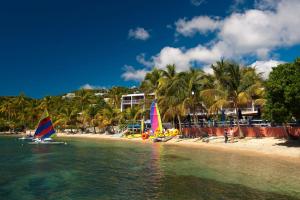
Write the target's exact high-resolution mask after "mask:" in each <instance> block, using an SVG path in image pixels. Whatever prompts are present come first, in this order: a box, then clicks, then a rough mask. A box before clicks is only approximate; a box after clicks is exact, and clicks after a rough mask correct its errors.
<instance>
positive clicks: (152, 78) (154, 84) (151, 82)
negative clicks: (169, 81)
mask: <svg viewBox="0 0 300 200" xmlns="http://www.w3.org/2000/svg"><path fill="white" fill-rule="evenodd" d="M161 77H162V70H159V69H157V68H153V70H152V71H151V72H149V73H147V74H146V76H145V79H144V81H143V82H142V83H141V89H142V90H143V91H144V92H145V94H150V93H154V94H155V98H157V95H158V94H157V93H158V88H159V85H160V80H161Z"/></svg>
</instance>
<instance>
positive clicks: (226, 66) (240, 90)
mask: <svg viewBox="0 0 300 200" xmlns="http://www.w3.org/2000/svg"><path fill="white" fill-rule="evenodd" d="M212 68H213V70H214V75H215V77H216V80H217V81H218V83H217V86H216V87H215V89H206V90H204V91H202V92H201V95H202V97H204V98H205V99H206V101H208V102H213V103H212V104H211V105H210V109H209V111H210V113H214V112H216V111H217V110H219V109H221V108H222V107H228V106H232V107H233V108H234V109H235V116H236V121H237V126H238V130H239V136H240V137H241V138H243V137H244V134H243V132H242V130H241V128H240V123H239V116H238V110H239V109H240V106H242V105H245V104H247V103H248V102H249V101H251V95H250V94H249V91H250V88H251V87H254V86H253V85H255V84H257V83H256V82H254V81H253V80H252V81H249V80H248V81H246V77H247V76H245V73H243V70H244V68H242V67H240V66H239V65H238V64H236V63H234V62H228V61H223V60H221V61H220V62H217V64H216V65H212ZM246 82H247V84H245V83H246Z"/></svg>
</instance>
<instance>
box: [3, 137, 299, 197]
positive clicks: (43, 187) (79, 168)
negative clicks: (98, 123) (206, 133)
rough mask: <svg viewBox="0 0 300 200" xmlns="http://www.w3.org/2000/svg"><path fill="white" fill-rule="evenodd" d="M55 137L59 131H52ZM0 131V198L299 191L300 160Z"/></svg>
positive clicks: (286, 194)
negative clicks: (30, 138) (51, 140)
mask: <svg viewBox="0 0 300 200" xmlns="http://www.w3.org/2000/svg"><path fill="white" fill-rule="evenodd" d="M60 140H62V139H60ZM63 140H64V141H67V143H68V144H67V145H29V144H27V143H26V142H22V141H18V140H17V138H14V137H0V199H4V200H10V199H16V200H20V199H21V200H29V199H41V200H46V199H53V200H54V199H55V200H56V199H70V200H71V199H72V200H73V199H74V200H76V199H80V200H81V199H83V200H85V199H97V200H102V199H103V200H109V199H130V200H139V199H140V200H144V199H162V200H165V199H166V200H167V199H168V200H177V199H178V200H181V199H182V200H183V199H184V200H189V199H203V200H210V199H217V200H225V199H228V200H229V199H230V200H234V199H242V200H247V199H251V200H252V199H255V200H256V199H257V200H260V199H270V200H276V199H282V200H285V199H300V162H298V161H297V160H296V159H295V160H289V159H279V158H276V157H269V156H261V155H251V154H249V155H248V154H239V153H232V152H226V151H220V150H217V149H199V148H187V147H180V146H172V145H165V144H159V143H155V144H149V143H136V142H130V141H129V142H124V141H112V140H95V139H69V138H68V139H63Z"/></svg>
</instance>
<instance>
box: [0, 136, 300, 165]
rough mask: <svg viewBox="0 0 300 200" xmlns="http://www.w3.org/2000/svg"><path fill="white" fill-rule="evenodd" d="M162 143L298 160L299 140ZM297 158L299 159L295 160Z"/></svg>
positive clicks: (247, 139) (219, 139)
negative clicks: (291, 141)
mask: <svg viewBox="0 0 300 200" xmlns="http://www.w3.org/2000/svg"><path fill="white" fill-rule="evenodd" d="M24 135H25V134H24V133H19V134H16V133H14V134H10V133H3V132H2V133H0V136H10V137H18V136H24ZM57 137H58V138H79V139H96V140H115V141H121V142H122V141H127V142H136V143H148V144H153V142H152V141H151V140H142V139H141V138H130V139H129V138H125V137H115V136H114V135H106V134H66V133H57ZM160 143H161V144H162V145H168V146H169V145H173V146H180V147H184V148H196V149H209V150H216V151H223V152H224V151H226V152H232V153H238V154H244V155H251V156H268V157H272V158H276V159H288V160H291V161H294V162H300V142H298V143H297V141H295V143H289V141H287V140H286V139H277V138H271V137H264V138H244V139H235V141H234V143H230V142H228V143H224V137H213V138H211V139H210V141H209V142H208V143H206V142H202V141H201V140H200V139H199V138H194V139H178V138H173V139H171V140H169V141H167V142H160ZM295 158H298V159H299V160H295Z"/></svg>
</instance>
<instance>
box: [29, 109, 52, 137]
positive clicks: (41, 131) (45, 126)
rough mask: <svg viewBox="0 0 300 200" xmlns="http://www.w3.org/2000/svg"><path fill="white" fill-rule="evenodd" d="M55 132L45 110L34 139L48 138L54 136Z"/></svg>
mask: <svg viewBox="0 0 300 200" xmlns="http://www.w3.org/2000/svg"><path fill="white" fill-rule="evenodd" d="M54 134H55V130H54V127H53V124H52V121H51V118H50V116H49V113H48V111H47V110H45V112H44V113H43V115H42V118H41V120H40V122H39V125H38V127H37V129H36V131H35V133H34V137H35V138H41V139H45V138H49V137H52V136H54Z"/></svg>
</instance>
